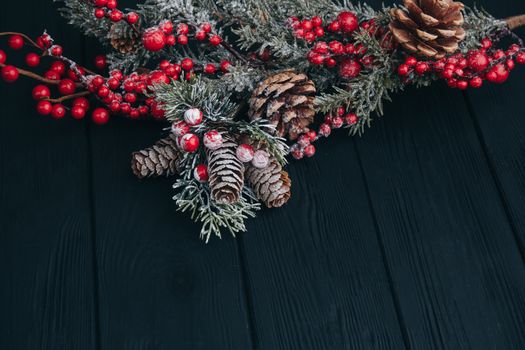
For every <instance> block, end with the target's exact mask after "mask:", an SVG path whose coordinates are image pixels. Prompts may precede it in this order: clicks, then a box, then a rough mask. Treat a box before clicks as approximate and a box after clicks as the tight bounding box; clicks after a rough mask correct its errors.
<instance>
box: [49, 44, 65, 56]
mask: <svg viewBox="0 0 525 350" xmlns="http://www.w3.org/2000/svg"><path fill="white" fill-rule="evenodd" d="M63 53H64V49H62V46H60V45H53V46H51V55H53V56H55V57H59V56H62V54H63Z"/></svg>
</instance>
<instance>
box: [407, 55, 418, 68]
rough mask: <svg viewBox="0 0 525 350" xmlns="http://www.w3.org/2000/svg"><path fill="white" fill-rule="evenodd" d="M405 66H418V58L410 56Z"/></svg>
mask: <svg viewBox="0 0 525 350" xmlns="http://www.w3.org/2000/svg"><path fill="white" fill-rule="evenodd" d="M405 64H406V65H409V66H410V67H413V66H415V65H416V64H417V58H415V57H414V56H409V57H407V59H406V60H405Z"/></svg>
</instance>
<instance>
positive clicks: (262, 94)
mask: <svg viewBox="0 0 525 350" xmlns="http://www.w3.org/2000/svg"><path fill="white" fill-rule="evenodd" d="M315 92H316V90H315V84H314V83H313V81H311V80H310V79H308V77H307V76H306V75H305V74H302V73H301V74H298V73H295V72H293V71H285V72H282V73H277V74H275V75H272V76H270V77H269V78H267V79H266V80H264V81H263V82H262V83H260V84H259V86H258V87H257V89H255V91H254V92H253V95H252V97H251V99H250V111H249V116H250V119H251V120H256V119H260V118H264V119H268V120H269V121H270V122H271V123H273V124H274V125H275V126H276V130H277V134H278V135H279V136H281V137H284V136H285V135H286V134H288V136H289V138H290V140H295V139H296V138H297V137H298V136H299V135H300V134H302V133H304V132H307V131H308V126H309V125H310V124H311V123H312V122H313V121H314V116H315V110H314V97H313V95H314V94H315Z"/></svg>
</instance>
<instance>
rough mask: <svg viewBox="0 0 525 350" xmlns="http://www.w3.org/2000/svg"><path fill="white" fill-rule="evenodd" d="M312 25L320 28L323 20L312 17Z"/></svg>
mask: <svg viewBox="0 0 525 350" xmlns="http://www.w3.org/2000/svg"><path fill="white" fill-rule="evenodd" d="M312 24H313V25H314V27H320V26H322V25H323V20H322V19H321V17H319V16H314V17H312Z"/></svg>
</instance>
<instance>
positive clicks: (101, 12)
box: [95, 8, 106, 19]
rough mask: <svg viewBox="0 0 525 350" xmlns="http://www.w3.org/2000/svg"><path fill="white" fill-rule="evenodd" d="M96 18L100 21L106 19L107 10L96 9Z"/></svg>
mask: <svg viewBox="0 0 525 350" xmlns="http://www.w3.org/2000/svg"><path fill="white" fill-rule="evenodd" d="M95 17H96V18H98V19H101V18H104V17H106V10H104V9H102V8H96V9H95Z"/></svg>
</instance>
